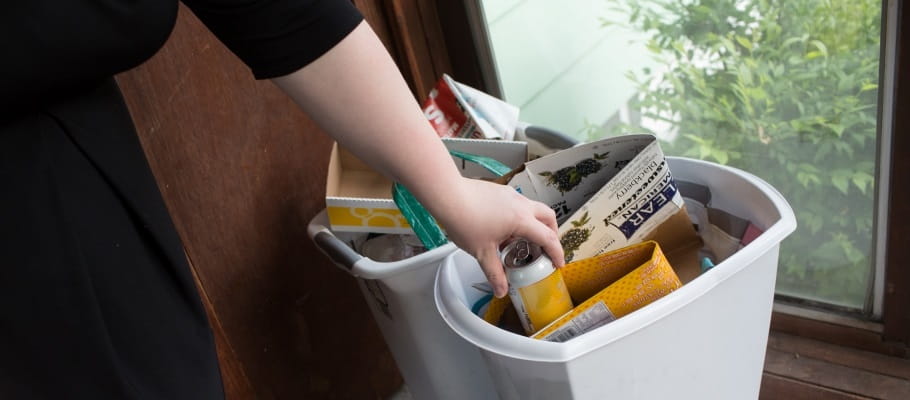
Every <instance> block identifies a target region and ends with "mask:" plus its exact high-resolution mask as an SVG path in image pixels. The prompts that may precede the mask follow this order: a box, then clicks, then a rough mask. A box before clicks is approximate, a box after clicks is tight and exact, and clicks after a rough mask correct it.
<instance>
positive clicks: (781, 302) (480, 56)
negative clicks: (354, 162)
mask: <svg viewBox="0 0 910 400" xmlns="http://www.w3.org/2000/svg"><path fill="white" fill-rule="evenodd" d="M434 1H435V3H436V8H437V11H438V15H439V24H440V28H441V29H440V31H441V34H442V35H443V40H442V42H443V43H444V44H445V48H446V49H448V50H446V49H439V50H441V51H446V52H447V54H448V55H449V59H450V60H452V66H451V73H452V74H453V75H454V76H457V77H458V80H459V81H460V82H463V83H465V84H468V85H470V86H473V87H476V88H478V89H481V90H484V91H486V92H488V93H491V94H493V95H496V96H500V97H501V88H500V86H499V82H498V78H497V77H496V72H495V70H494V68H493V58H492V52H491V50H490V47H489V40H488V38H487V37H486V33H485V32H477V31H478V30H475V29H472V27H471V23H484V21H483V16H482V15H483V13H482V12H480V10H479V2H478V0H465V1H463V2H450V1H443V0H434ZM882 9H883V10H888V11H889V12H887V13H883V20H882V22H883V27H884V29H882V32H883V43H884V39H885V37H886V36H885V35H887V33H888V30H889V29H892V28H893V32H892V36H891V37H889V38H888V39H889V40H894V43H895V45H894V47H893V53H892V54H887V53H886V51H885V50H884V47H883V51H882V60H883V62H882V65H883V67H882V68H884V69H883V71H884V72H885V74H886V75H883V76H888V75H887V72H889V71H887V68H889V66H888V65H887V63H888V60H889V59H891V60H893V63H892V64H891V65H890V67H891V68H893V75H891V77H893V85H892V87H893V91H892V92H891V93H887V92H886V90H882V91H880V92H881V93H880V102H879V103H880V107H881V106H885V104H886V103H885V102H886V101H887V100H888V97H889V96H891V99H892V100H893V101H892V103H891V110H892V111H893V112H891V111H889V110H887V109H885V110H883V111H884V112H883V116H884V118H888V120H887V121H885V120H883V121H882V123H881V124H880V125H887V124H889V123H890V124H891V132H892V134H891V135H890V137H889V138H888V140H890V144H887V143H886V144H884V145H883V146H881V147H880V151H879V160H880V161H882V162H884V163H887V164H888V165H884V164H883V163H881V162H880V163H879V168H881V169H884V170H880V171H877V177H878V178H879V179H880V178H884V179H885V181H887V182H888V183H889V186H888V188H889V189H888V190H886V191H882V192H880V196H882V197H881V198H878V199H877V204H878V208H879V210H880V211H878V212H877V213H876V215H877V217H878V218H877V219H878V221H884V222H885V226H883V227H879V228H877V229H876V232H880V233H884V240H880V241H879V242H882V243H879V244H877V246H876V252H875V254H876V257H877V258H880V259H881V260H880V261H877V262H876V263H875V264H876V269H877V270H876V277H875V279H873V280H872V282H870V296H871V294H872V293H875V292H876V291H878V292H879V293H882V296H881V297H880V299H881V301H880V303H879V304H876V303H875V298H874V297H873V298H870V300H871V301H867V304H868V305H867V307H866V310H865V311H866V312H865V313H864V314H863V315H858V314H856V313H850V312H844V311H840V310H836V309H831V308H827V307H819V306H818V305H815V304H809V303H807V302H795V303H794V302H790V301H787V300H786V299H784V298H782V296H776V300H775V309H774V311H773V313H772V319H771V329H772V330H775V331H779V332H783V333H789V334H794V335H798V336H803V337H809V338H813V339H817V340H822V341H826V342H829V343H834V344H839V345H844V346H849V347H854V348H857V349H862V350H867V351H874V352H878V353H883V354H888V355H893V356H899V357H904V358H908V357H910V350H908V348H910V265H908V264H910V226H908V225H904V224H901V223H900V222H901V221H910V188H908V187H907V185H901V183H902V180H901V178H902V176H901V174H900V173H896V171H910V135H908V132H910V113H907V112H903V113H902V112H900V111H899V110H902V109H910V6H905V5H904V4H903V2H902V1H899V0H883V1H882ZM885 17H890V18H889V19H887V20H886V19H885ZM478 26H481V25H478ZM902 28H903V29H902ZM453 50H457V51H453ZM471 55H473V56H471ZM886 84H887V82H886ZM418 95H419V94H418ZM889 115H890V118H889ZM879 129H881V128H879ZM901 133H903V135H901ZM879 136H880V137H881V135H879ZM903 181H906V178H904V179H903ZM872 315H880V317H878V318H872Z"/></svg>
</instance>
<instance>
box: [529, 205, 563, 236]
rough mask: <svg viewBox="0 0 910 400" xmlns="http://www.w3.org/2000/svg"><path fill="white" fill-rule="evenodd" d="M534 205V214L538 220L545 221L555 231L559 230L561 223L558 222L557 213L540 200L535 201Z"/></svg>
mask: <svg viewBox="0 0 910 400" xmlns="http://www.w3.org/2000/svg"><path fill="white" fill-rule="evenodd" d="M534 206H535V207H534V216H535V217H536V218H537V220H538V221H540V222H543V223H544V225H546V226H547V227H549V228H550V229H552V230H553V232H559V225H557V224H556V213H555V212H553V209H552V208H550V207H547V205H546V204H543V203H539V202H534Z"/></svg>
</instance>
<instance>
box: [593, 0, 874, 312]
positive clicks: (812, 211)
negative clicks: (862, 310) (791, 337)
mask: <svg viewBox="0 0 910 400" xmlns="http://www.w3.org/2000/svg"><path fill="white" fill-rule="evenodd" d="M608 2H609V3H610V4H611V5H612V7H613V8H614V9H618V10H622V11H624V12H625V15H627V16H628V20H626V21H622V22H621V23H616V22H612V23H611V24H619V25H625V26H627V27H630V28H633V29H636V30H639V31H642V32H645V33H646V34H647V36H648V37H649V38H650V39H649V41H648V43H647V47H648V49H649V50H650V51H651V52H652V53H653V55H654V57H655V58H656V59H657V60H659V63H660V64H661V65H663V66H664V68H663V69H657V70H653V69H643V70H641V71H635V72H632V73H630V74H629V76H630V78H631V79H633V80H634V81H635V82H636V84H637V85H638V87H639V91H640V95H639V98H638V100H637V104H636V106H637V108H638V109H639V110H641V111H642V113H643V115H644V116H646V117H650V118H653V119H659V120H664V121H669V122H671V123H672V124H673V126H674V127H675V128H676V130H677V132H678V135H677V136H676V137H675V139H674V140H672V141H671V142H666V143H664V144H663V147H664V149H665V150H666V152H667V153H668V154H676V155H683V156H689V157H696V158H702V159H707V160H712V161H716V162H719V163H722V164H730V165H733V166H736V167H738V168H742V169H744V170H747V171H751V172H753V173H755V174H757V175H759V176H761V177H762V178H763V179H765V180H767V181H768V182H769V183H771V184H772V185H774V186H775V187H776V188H777V189H778V190H780V191H781V193H783V194H784V196H785V197H786V198H787V199H788V200H789V202H790V203H791V205H792V206H793V208H794V210H795V211H796V214H797V219H798V222H799V228H798V229H797V231H796V232H795V233H794V234H793V235H792V236H791V237H790V238H788V239H787V240H786V241H785V242H784V243H783V245H782V251H781V267H780V275H779V280H778V288H779V289H781V290H783V291H785V292H791V293H792V292H796V293H800V294H802V295H808V296H810V297H812V298H816V299H821V300H824V301H829V302H833V303H836V304H841V305H848V306H854V307H861V306H862V305H863V303H864V300H865V293H866V287H867V282H868V276H869V271H870V269H871V259H870V254H871V251H872V212H873V198H874V197H873V192H874V190H873V189H874V179H873V176H874V170H875V146H876V123H877V99H878V86H877V82H878V71H879V63H878V59H879V37H880V28H881V22H880V12H881V8H880V7H881V2H880V1H878V0H662V1H657V2H641V1H639V0H608ZM667 116H673V117H667Z"/></svg>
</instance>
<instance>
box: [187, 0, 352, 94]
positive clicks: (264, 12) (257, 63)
mask: <svg viewBox="0 0 910 400" xmlns="http://www.w3.org/2000/svg"><path fill="white" fill-rule="evenodd" d="M183 3H184V4H186V5H187V6H188V7H189V8H190V9H192V10H193V13H194V14H196V16H197V17H199V19H200V20H202V22H203V23H204V24H205V25H206V26H207V27H208V28H209V29H210V30H211V31H212V32H213V33H214V34H215V35H216V36H217V37H218V39H219V40H221V41H222V42H223V43H224V44H225V45H226V46H227V47H228V48H229V49H231V51H233V52H234V54H236V55H237V56H238V57H240V59H241V60H243V62H244V63H246V65H247V66H249V67H250V69H252V70H253V75H254V76H255V77H256V79H266V78H274V77H278V76H282V75H287V74H289V73H291V72H294V71H297V70H298V69H300V68H303V67H304V66H306V65H307V64H309V63H310V62H312V61H314V60H316V59H317V58H319V56H321V55H323V54H325V53H326V52H327V51H329V49H331V48H332V47H334V46H335V45H336V44H337V43H338V42H340V41H341V40H342V39H344V37H345V36H347V35H348V34H349V33H351V31H353V30H354V28H355V27H356V26H357V25H358V24H359V23H360V21H362V20H363V17H362V16H361V15H360V12H358V11H357V9H356V8H355V7H354V5H353V4H351V1H350V0H183Z"/></svg>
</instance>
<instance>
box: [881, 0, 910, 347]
mask: <svg viewBox="0 0 910 400" xmlns="http://www.w3.org/2000/svg"><path fill="white" fill-rule="evenodd" d="M897 9H898V11H897V12H898V18H897V19H898V26H897V43H898V46H897V51H896V54H895V61H896V64H897V65H896V66H895V71H896V77H895V95H894V134H893V135H892V139H891V140H892V146H891V182H890V184H891V186H890V197H889V210H888V211H889V212H888V221H889V224H888V242H887V246H886V248H887V250H886V255H885V259H886V266H887V267H886V271H885V293H884V295H885V299H884V309H883V312H884V313H883V320H884V325H885V329H884V338H885V339H888V340H893V341H898V342H903V343H904V344H910V224H908V222H910V187H908V185H907V183H908V182H910V180H908V179H907V172H908V171H910V112H907V110H910V48H908V46H910V7H907V6H906V4H905V3H904V2H898V4H897Z"/></svg>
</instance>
